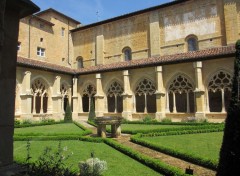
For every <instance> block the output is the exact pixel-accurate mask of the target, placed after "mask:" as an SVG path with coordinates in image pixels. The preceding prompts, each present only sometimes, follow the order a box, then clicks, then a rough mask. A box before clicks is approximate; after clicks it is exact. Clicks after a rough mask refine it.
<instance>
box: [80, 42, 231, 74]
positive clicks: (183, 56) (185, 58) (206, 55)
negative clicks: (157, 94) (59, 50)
mask: <svg viewBox="0 0 240 176" xmlns="http://www.w3.org/2000/svg"><path fill="white" fill-rule="evenodd" d="M235 51H236V50H235V46H233V45H232V46H225V47H217V48H211V49H206V50H199V51H193V52H187V53H179V54H173V55H165V56H157V57H151V58H147V59H138V60H132V61H127V62H126V61H125V62H117V63H113V64H106V65H98V66H93V67H89V68H81V69H78V70H77V73H78V74H79V75H81V74H89V73H99V72H107V71H113V70H123V69H134V68H143V67H150V66H157V65H167V64H174V63H180V62H191V61H200V60H208V59H214V58H219V57H224V56H233V55H234V53H235Z"/></svg>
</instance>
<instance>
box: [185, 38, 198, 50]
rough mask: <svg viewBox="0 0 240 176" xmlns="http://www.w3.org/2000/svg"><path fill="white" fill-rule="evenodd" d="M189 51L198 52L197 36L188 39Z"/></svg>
mask: <svg viewBox="0 0 240 176" xmlns="http://www.w3.org/2000/svg"><path fill="white" fill-rule="evenodd" d="M187 45H188V51H197V50H198V41H197V37H196V36H191V37H189V38H188V39H187Z"/></svg>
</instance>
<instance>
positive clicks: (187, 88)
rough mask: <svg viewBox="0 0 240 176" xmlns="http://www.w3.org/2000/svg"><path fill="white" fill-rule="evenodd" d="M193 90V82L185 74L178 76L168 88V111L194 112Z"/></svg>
mask: <svg viewBox="0 0 240 176" xmlns="http://www.w3.org/2000/svg"><path fill="white" fill-rule="evenodd" d="M193 90H194V89H193V86H192V84H191V83H190V82H189V80H188V79H187V78H186V77H185V76H183V75H179V76H177V77H176V78H175V79H174V80H173V81H172V82H171V84H170V86H169V89H168V100H169V102H168V108H169V109H168V111H169V112H173V113H177V112H186V113H190V112H194V109H195V106H194V93H193Z"/></svg>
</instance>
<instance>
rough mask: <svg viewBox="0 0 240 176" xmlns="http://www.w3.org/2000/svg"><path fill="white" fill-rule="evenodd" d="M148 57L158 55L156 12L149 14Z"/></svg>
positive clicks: (158, 30) (158, 35)
mask: <svg viewBox="0 0 240 176" xmlns="http://www.w3.org/2000/svg"><path fill="white" fill-rule="evenodd" d="M149 27H150V30H149V33H150V34H149V35H150V56H159V55H160V27H159V15H158V11H152V12H150V24H149Z"/></svg>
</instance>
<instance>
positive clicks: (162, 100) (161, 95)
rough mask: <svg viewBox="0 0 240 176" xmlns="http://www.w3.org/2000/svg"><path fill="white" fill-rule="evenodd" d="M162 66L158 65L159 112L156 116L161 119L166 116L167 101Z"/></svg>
mask: <svg viewBox="0 0 240 176" xmlns="http://www.w3.org/2000/svg"><path fill="white" fill-rule="evenodd" d="M162 72H163V71H162V66H157V67H156V93H155V94H156V101H157V102H156V106H157V112H156V115H155V118H156V119H157V120H161V119H163V118H165V117H166V114H165V109H166V108H165V102H166V98H165V97H166V96H165V92H164V88H163V73H162Z"/></svg>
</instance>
